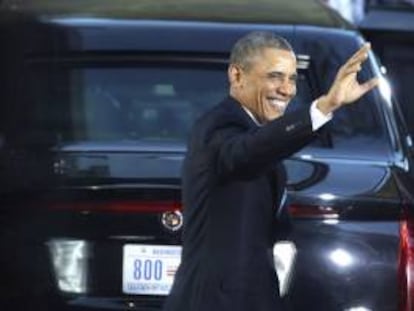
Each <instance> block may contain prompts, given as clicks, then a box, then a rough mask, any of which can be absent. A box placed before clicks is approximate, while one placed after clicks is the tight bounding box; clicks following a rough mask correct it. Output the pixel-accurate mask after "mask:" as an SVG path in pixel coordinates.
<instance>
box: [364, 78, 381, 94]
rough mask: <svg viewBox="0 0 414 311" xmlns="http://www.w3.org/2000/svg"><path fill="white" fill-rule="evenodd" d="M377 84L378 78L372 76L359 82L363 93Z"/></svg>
mask: <svg viewBox="0 0 414 311" xmlns="http://www.w3.org/2000/svg"><path fill="white" fill-rule="evenodd" d="M378 84H379V79H378V78H372V79H371V80H368V81H366V82H364V83H363V84H361V89H362V92H363V94H364V93H366V92H368V91H370V90H372V89H373V88H374V87H376V86H378Z"/></svg>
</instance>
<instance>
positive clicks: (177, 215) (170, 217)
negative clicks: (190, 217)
mask: <svg viewBox="0 0 414 311" xmlns="http://www.w3.org/2000/svg"><path fill="white" fill-rule="evenodd" d="M161 223H162V224H163V226H164V227H165V228H167V229H168V230H170V231H177V230H179V229H180V228H181V227H182V226H183V214H182V213H181V212H180V211H169V212H164V213H163V214H162V216H161Z"/></svg>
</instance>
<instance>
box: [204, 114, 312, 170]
mask: <svg viewBox="0 0 414 311" xmlns="http://www.w3.org/2000/svg"><path fill="white" fill-rule="evenodd" d="M314 136H315V135H314V133H313V131H312V124H311V119H310V115H309V109H303V110H299V111H295V112H294V113H290V114H286V115H284V116H283V117H281V118H278V119H276V120H273V121H272V122H269V123H267V124H266V125H265V126H262V127H259V128H255V129H253V130H249V131H246V129H243V128H242V127H239V126H226V127H222V128H218V129H216V130H215V131H214V133H213V135H212V138H211V141H210V144H211V147H212V150H214V161H213V162H214V165H215V170H216V173H217V174H218V176H221V177H231V176H239V177H247V178H248V177H253V176H255V175H257V174H260V173H261V171H262V169H265V168H267V167H268V166H269V165H271V164H272V163H275V161H280V160H283V159H285V158H287V157H289V156H290V155H292V154H293V153H295V152H297V151H299V150H300V149H301V148H303V147H304V146H305V145H306V144H307V143H309V142H310V141H311V140H312V139H313V138H314Z"/></svg>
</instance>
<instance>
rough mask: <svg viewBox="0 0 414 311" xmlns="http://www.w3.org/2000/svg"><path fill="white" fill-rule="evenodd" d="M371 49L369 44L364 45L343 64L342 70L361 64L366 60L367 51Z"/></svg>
mask: <svg viewBox="0 0 414 311" xmlns="http://www.w3.org/2000/svg"><path fill="white" fill-rule="evenodd" d="M370 48H371V45H370V44H369V43H366V44H364V45H363V46H362V47H361V48H360V49H359V50H358V51H356V52H355V54H354V55H352V56H351V57H350V58H349V59H348V60H347V62H346V63H345V64H344V68H347V67H353V66H354V65H355V64H361V63H362V62H364V61H365V60H366V59H367V58H368V51H369V49H370Z"/></svg>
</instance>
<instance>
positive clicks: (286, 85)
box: [277, 79, 295, 96]
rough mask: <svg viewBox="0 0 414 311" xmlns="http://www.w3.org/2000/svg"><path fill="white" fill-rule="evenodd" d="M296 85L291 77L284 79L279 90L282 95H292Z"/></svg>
mask: <svg viewBox="0 0 414 311" xmlns="http://www.w3.org/2000/svg"><path fill="white" fill-rule="evenodd" d="M294 89H295V86H294V85H293V84H292V82H291V81H290V80H289V79H283V80H282V81H281V83H280V84H279V86H278V88H277V90H278V92H279V93H280V94H281V95H284V96H292V94H293V92H294Z"/></svg>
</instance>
